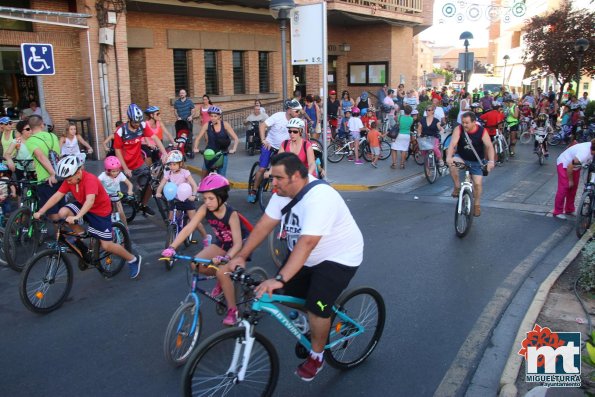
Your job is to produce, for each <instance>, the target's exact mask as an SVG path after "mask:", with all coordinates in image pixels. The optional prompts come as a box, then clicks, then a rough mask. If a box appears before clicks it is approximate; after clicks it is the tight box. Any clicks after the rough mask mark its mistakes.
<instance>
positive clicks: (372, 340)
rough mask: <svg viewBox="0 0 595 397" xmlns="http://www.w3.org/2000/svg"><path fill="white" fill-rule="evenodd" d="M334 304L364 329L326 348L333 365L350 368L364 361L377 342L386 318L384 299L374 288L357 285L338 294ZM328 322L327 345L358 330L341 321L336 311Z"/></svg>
mask: <svg viewBox="0 0 595 397" xmlns="http://www.w3.org/2000/svg"><path fill="white" fill-rule="evenodd" d="M335 307H336V308H337V311H339V312H342V313H344V314H346V315H347V316H349V317H350V318H351V319H352V320H354V321H355V322H357V323H358V324H360V325H361V326H363V327H364V332H363V333H361V334H359V335H356V336H353V337H352V338H350V339H346V340H344V341H342V342H340V343H338V344H336V345H335V346H332V347H329V348H328V349H326V350H325V357H326V360H327V362H328V363H329V365H331V366H332V367H335V368H338V369H349V368H353V367H356V366H358V365H360V364H361V363H362V362H364V360H365V359H366V358H368V356H369V355H370V354H371V353H372V352H373V351H374V349H375V348H376V346H377V345H378V342H379V341H380V337H381V336H382V331H383V330H384V322H385V317H386V309H385V305H384V299H383V298H382V295H380V293H378V291H376V290H375V289H373V288H370V287H359V288H355V289H352V290H349V291H346V292H344V293H343V294H341V296H340V297H339V298H338V299H337V302H335ZM331 324H332V325H331V332H330V334H329V340H328V343H329V344H332V343H333V342H334V341H337V340H339V339H341V338H345V337H348V336H349V335H352V334H354V333H356V332H357V328H356V327H355V326H354V325H353V324H351V322H349V321H346V320H343V319H342V318H341V317H340V316H338V315H337V314H336V313H333V316H332V318H331Z"/></svg>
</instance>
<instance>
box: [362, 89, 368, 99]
mask: <svg viewBox="0 0 595 397" xmlns="http://www.w3.org/2000/svg"><path fill="white" fill-rule="evenodd" d="M360 98H361V100H362V101H365V100H367V99H368V93H367V92H366V91H364V92H362V95H361V97H360Z"/></svg>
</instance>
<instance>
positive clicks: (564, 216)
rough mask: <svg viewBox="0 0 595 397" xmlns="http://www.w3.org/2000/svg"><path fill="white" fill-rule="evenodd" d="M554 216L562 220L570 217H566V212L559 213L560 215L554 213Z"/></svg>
mask: <svg viewBox="0 0 595 397" xmlns="http://www.w3.org/2000/svg"><path fill="white" fill-rule="evenodd" d="M554 218H557V219H562V220H564V219H568V218H567V217H566V215H564V214H558V215H554Z"/></svg>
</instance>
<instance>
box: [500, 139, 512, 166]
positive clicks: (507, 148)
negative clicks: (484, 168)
mask: <svg viewBox="0 0 595 397" xmlns="http://www.w3.org/2000/svg"><path fill="white" fill-rule="evenodd" d="M501 145H502V157H503V158H504V161H508V160H510V146H508V143H507V142H506V140H505V139H502V142H501Z"/></svg>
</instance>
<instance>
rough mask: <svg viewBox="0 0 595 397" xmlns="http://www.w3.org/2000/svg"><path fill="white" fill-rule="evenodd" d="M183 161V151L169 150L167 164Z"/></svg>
mask: <svg viewBox="0 0 595 397" xmlns="http://www.w3.org/2000/svg"><path fill="white" fill-rule="evenodd" d="M182 161H184V155H183V154H182V152H180V151H179V150H172V151H171V152H169V155H168V156H167V162H166V164H170V163H180V162H182Z"/></svg>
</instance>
